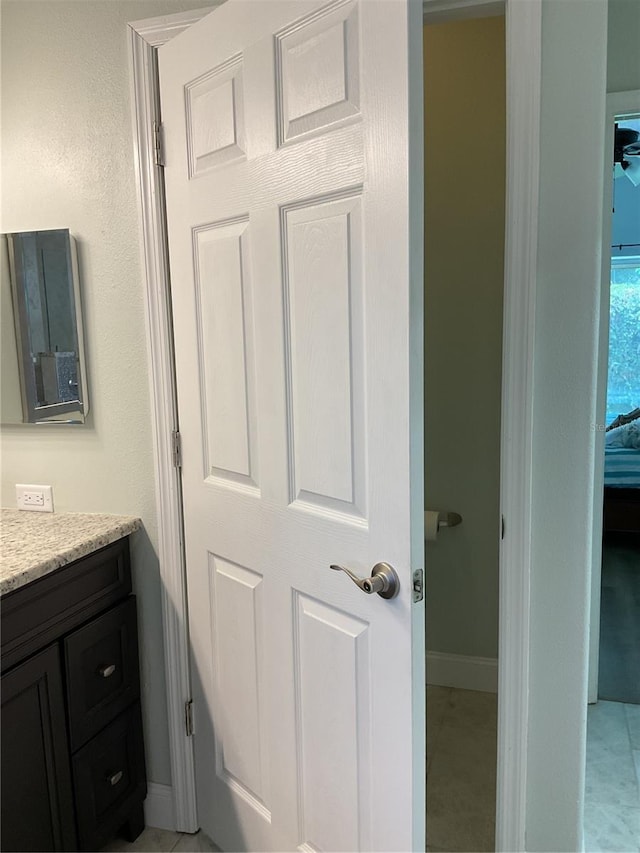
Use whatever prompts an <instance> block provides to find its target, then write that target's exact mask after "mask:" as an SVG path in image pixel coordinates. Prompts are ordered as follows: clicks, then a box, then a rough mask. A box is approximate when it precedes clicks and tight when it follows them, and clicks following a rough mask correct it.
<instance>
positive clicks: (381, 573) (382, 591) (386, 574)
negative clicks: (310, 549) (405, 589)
mask: <svg viewBox="0 0 640 853" xmlns="http://www.w3.org/2000/svg"><path fill="white" fill-rule="evenodd" d="M329 568H330V569H334V570H335V571H337V572H344V573H345V575H348V576H349V577H350V578H351V580H352V581H353V582H354V584H355V585H356V586H357V587H360V589H361V590H362V591H363V592H366V593H367V595H373V593H374V592H377V593H378V595H379V596H380V597H381V598H395V596H396V595H397V594H398V592H399V591H400V579H399V578H398V574H397V572H396V570H395V569H394V568H393V566H390V565H389V563H376V564H375V566H374V567H373V569H372V570H371V577H370V578H359V577H358V576H357V575H354V573H353V572H352V571H351V570H350V569H346V568H345V567H344V566H336V565H331V566H329Z"/></svg>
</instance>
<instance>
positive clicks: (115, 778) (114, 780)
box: [107, 770, 123, 787]
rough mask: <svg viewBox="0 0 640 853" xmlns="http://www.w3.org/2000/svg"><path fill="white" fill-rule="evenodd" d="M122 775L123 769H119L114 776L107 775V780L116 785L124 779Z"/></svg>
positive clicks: (113, 785)
mask: <svg viewBox="0 0 640 853" xmlns="http://www.w3.org/2000/svg"><path fill="white" fill-rule="evenodd" d="M122 776H123V773H122V770H118V772H117V773H114V774H113V775H112V776H107V782H108V783H109V784H110V785H111V786H112V787H115V786H116V785H117V784H118V782H119V781H120V780H121V779H122Z"/></svg>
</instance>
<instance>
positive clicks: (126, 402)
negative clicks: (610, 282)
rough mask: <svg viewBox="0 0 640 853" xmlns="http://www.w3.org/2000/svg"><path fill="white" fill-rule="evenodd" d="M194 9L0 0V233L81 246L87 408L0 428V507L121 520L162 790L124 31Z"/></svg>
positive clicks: (160, 658) (151, 3) (162, 734)
mask: <svg viewBox="0 0 640 853" xmlns="http://www.w3.org/2000/svg"><path fill="white" fill-rule="evenodd" d="M203 5H206V2H204V3H203V2H202V0H198V2H197V3H194V2H189V0H181V2H174V1H173V0H128V1H127V2H118V0H84V2H73V0H72V1H71V2H67V0H56V1H55V2H42V0H29V2H25V0H3V2H2V7H1V15H2V19H1V24H2V45H1V47H2V60H1V61H2V66H1V70H2V200H1V222H0V229H1V230H2V231H22V230H34V229H45V228H69V229H70V230H71V233H72V234H73V235H74V236H75V237H76V238H77V240H78V250H79V262H80V276H81V285H82V296H83V311H84V319H85V330H86V342H87V357H88V373H89V392H90V402H91V413H90V415H89V421H88V424H87V425H86V426H84V427H73V428H65V427H48V426H37V427H26V426H25V427H9V428H3V430H2V434H1V439H0V442H1V443H0V449H1V452H2V502H3V505H5V506H15V493H14V484H15V483H16V482H18V483H51V484H52V485H53V491H54V501H55V507H56V509H57V510H60V511H65V510H74V511H87V512H113V513H130V514H133V515H138V516H140V517H141V518H142V519H143V521H144V526H145V531H144V532H142V533H138V534H136V536H135V539H134V542H135V545H134V552H133V560H134V578H135V581H134V582H135V588H136V592H137V593H138V596H139V599H138V603H139V620H140V628H141V644H142V648H141V666H142V683H143V705H144V721H145V734H146V743H147V764H148V774H149V778H150V780H152V781H154V782H160V783H169V782H170V776H171V773H170V765H169V745H168V733H167V710H166V702H165V680H164V654H163V644H162V614H161V600H160V579H159V573H158V561H157V557H156V553H155V542H156V514H155V497H154V474H153V462H152V455H151V429H150V415H149V396H148V371H147V355H146V348H145V332H144V314H143V285H142V281H141V272H140V260H139V243H138V239H139V237H138V235H139V225H138V218H137V209H136V190H135V183H134V171H133V146H132V132H131V121H130V106H129V74H128V65H127V29H126V22H127V21H132V20H138V19H141V18H145V17H153V16H156V15H161V14H166V13H170V12H178V11H181V10H184V9H189V8H193V7H195V6H203Z"/></svg>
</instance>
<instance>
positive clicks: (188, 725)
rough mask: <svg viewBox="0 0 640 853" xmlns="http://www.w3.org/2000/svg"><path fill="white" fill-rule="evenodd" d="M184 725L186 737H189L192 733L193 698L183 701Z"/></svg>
mask: <svg viewBox="0 0 640 853" xmlns="http://www.w3.org/2000/svg"><path fill="white" fill-rule="evenodd" d="M184 727H185V730H186V732H187V737H191V735H192V734H193V699H188V700H187V701H186V702H185V703H184Z"/></svg>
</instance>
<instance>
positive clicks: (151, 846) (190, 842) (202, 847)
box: [102, 826, 219, 853]
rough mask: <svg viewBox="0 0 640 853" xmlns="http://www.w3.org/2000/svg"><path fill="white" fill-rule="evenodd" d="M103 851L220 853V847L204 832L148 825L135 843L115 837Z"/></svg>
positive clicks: (104, 852)
mask: <svg viewBox="0 0 640 853" xmlns="http://www.w3.org/2000/svg"><path fill="white" fill-rule="evenodd" d="M102 851H103V853H117V851H128V853H190V851H193V853H218V851H219V848H218V847H216V845H215V844H214V843H213V842H212V841H210V840H209V839H208V838H207V836H206V835H205V834H204V833H202V832H197V833H196V834H195V835H189V834H188V833H185V832H171V831H170V830H168V829H157V828H156V827H154V826H147V827H146V828H145V830H144V831H143V832H142V833H141V834H140V835H139V836H138V837H137V838H136V840H135V841H134V842H133V844H129V843H128V842H127V841H124V840H123V839H121V838H115V839H114V840H113V841H112V842H111V843H110V844H107V846H106V847H103V848H102Z"/></svg>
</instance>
